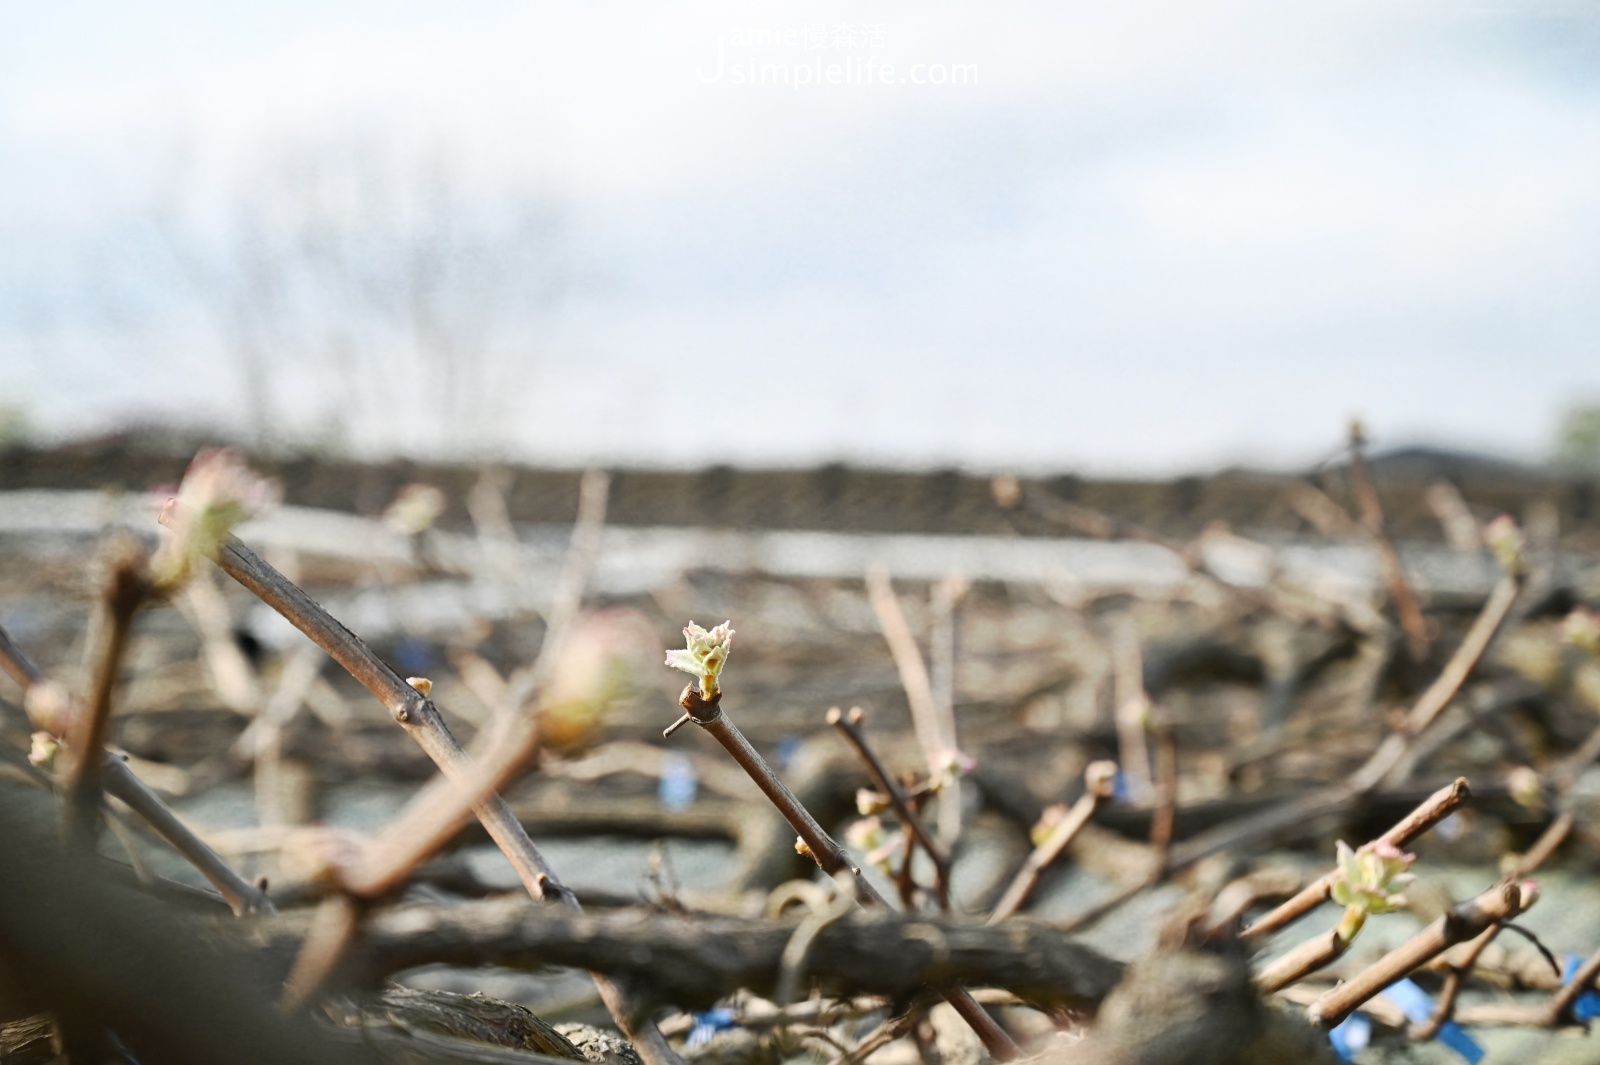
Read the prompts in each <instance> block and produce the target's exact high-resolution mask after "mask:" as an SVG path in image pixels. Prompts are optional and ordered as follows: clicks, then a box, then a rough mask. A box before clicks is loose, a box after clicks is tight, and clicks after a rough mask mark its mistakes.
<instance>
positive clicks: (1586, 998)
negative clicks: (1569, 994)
mask: <svg viewBox="0 0 1600 1065" xmlns="http://www.w3.org/2000/svg"><path fill="white" fill-rule="evenodd" d="M1562 960H1563V961H1565V962H1566V963H1567V964H1566V967H1565V968H1564V969H1563V970H1562V972H1561V983H1562V985H1563V986H1565V985H1567V984H1570V983H1572V978H1573V977H1574V976H1577V975H1578V969H1579V968H1580V967H1581V966H1582V965H1583V959H1582V958H1580V957H1578V956H1577V955H1576V954H1565V955H1563V956H1562ZM1596 1017H1600V992H1595V991H1585V992H1584V993H1583V994H1581V995H1579V996H1578V1001H1576V1002H1574V1003H1573V1004H1572V1019H1573V1020H1576V1021H1582V1022H1583V1023H1585V1024H1588V1023H1589V1022H1590V1021H1592V1020H1594V1019H1595V1018H1596Z"/></svg>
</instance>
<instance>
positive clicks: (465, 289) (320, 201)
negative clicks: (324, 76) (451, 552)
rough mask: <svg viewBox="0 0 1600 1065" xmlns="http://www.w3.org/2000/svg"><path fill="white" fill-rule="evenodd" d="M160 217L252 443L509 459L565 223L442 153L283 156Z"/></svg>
mask: <svg viewBox="0 0 1600 1065" xmlns="http://www.w3.org/2000/svg"><path fill="white" fill-rule="evenodd" d="M179 187H180V186H179V184H178V183H174V185H173V190H174V195H173V196H171V197H170V198H169V199H168V200H167V202H166V203H165V204H164V205H163V206H162V208H161V209H160V211H159V212H158V222H159V225H160V228H161V231H162V233H163V235H164V237H165V238H166V241H167V244H168V246H169V247H170V248H171V249H172V250H173V252H174V254H175V256H176V259H177V261H178V263H179V264H180V266H181V268H182V270H183V273H184V275H185V277H186V279H187V281H188V290H189V291H190V292H192V294H193V296H194V298H195V299H196V300H197V301H198V303H199V305H200V307H201V308H202V309H203V311H204V313H205V316H206V317H207V318H208V319H209V321H210V323H211V324H212V326H213V327H214V328H215V330H216V332H217V335H218V337H219V339H220V340H221V342H222V344H223V345H224V347H225V350H226V352H227V357H228V358H229V359H230V360H231V362H232V363H233V364H234V366H235V367H236V368H237V372H238V377H239V384H240V387H241V390H242V394H243V399H244V401H245V406H246V410H247V412H248V417H249V430H250V433H251V435H252V437H253V439H254V443H256V444H257V445H258V446H262V447H266V448H269V449H270V448H280V447H283V446H286V445H295V444H303V443H306V442H309V441H314V440H319V439H320V440H321V441H322V442H325V443H328V442H332V443H337V444H338V445H340V446H342V447H348V448H351V449H352V450H355V451H358V452H368V453H371V452H392V451H398V452H400V453H405V454H429V455H438V456H449V457H457V458H470V457H478V456H483V455H486V454H489V453H492V452H494V451H498V450H501V449H503V446H504V444H505V443H506V438H507V430H508V428H509V424H510V422H509V420H510V418H511V417H512V416H513V415H514V414H515V411H516V408H517V407H518V405H519V403H520V402H522V401H523V400H524V399H525V397H526V395H527V392H528V389H529V387H530V370H531V369H532V368H533V366H534V365H535V364H536V362H537V358H538V356H539V353H540V351H541V348H542V346H543V344H544V343H545V341H546V339H547V337H548V335H549V331H550V326H551V320H552V314H553V311H554V309H555V307H556V305H557V303H558V302H559V299H560V296H561V292H562V289H563V283H564V280H565V277H564V270H563V265H562V258H561V256H560V254H559V252H558V245H559V239H558V230H559V226H558V221H557V213H556V211H555V210H554V208H553V207H552V206H551V203H550V201H549V199H548V198H547V197H544V196H541V195H539V194H538V193H536V192H531V191H529V190H527V189H526V188H517V187H508V186H506V185H504V184H500V185H492V184H490V183H488V182H478V181H475V180H474V179H473V177H472V176H471V175H469V173H468V172H467V170H466V168H465V167H464V166H462V165H461V164H460V163H459V162H458V161H456V160H455V159H454V158H453V157H452V156H451V155H450V154H448V153H447V152H445V151H442V150H435V151H433V152H431V153H427V154H422V155H419V154H415V153H405V152H401V151H398V150H394V149H392V148H388V147H385V146H382V145H377V144H374V143H371V142H361V141H342V142H338V143H319V144H306V145H297V146H293V147H290V148H287V149H280V150H278V151H277V152H275V153H274V154H272V155H271V156H270V157H268V158H265V159H264V160H263V161H261V162H260V163H259V164H258V165H255V166H252V167H248V168H245V169H244V170H242V171H241V172H240V174H239V176H238V177H237V178H236V179H234V180H233V181H231V182H224V183H222V184H221V186H220V188H221V189H222V192H221V195H220V197H219V198H218V199H217V201H216V202H214V203H211V204H209V205H207V204H206V203H205V202H204V201H202V200H201V199H200V198H195V199H189V198H187V197H182V196H180V195H178V194H177V193H176V190H177V189H178V188H179Z"/></svg>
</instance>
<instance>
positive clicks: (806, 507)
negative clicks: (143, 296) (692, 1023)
mask: <svg viewBox="0 0 1600 1065" xmlns="http://www.w3.org/2000/svg"><path fill="white" fill-rule="evenodd" d="M202 443H203V441H202V440H200V439H197V438H193V437H191V436H188V435H185V434H178V433H170V432H163V433H144V432H128V433H119V434H116V435H111V436H104V437H99V438H95V439H92V440H84V441H79V442H75V443H71V444H67V445H62V446H59V447H51V448H30V447H20V448H11V449H9V450H6V451H4V452H0V490H5V489H17V488H95V487H117V488H121V489H125V490H131V491H145V490H149V489H151V488H154V487H157V486H160V485H171V484H175V483H176V482H177V481H178V479H179V478H180V477H181V476H182V474H183V470H184V467H185V465H186V464H187V462H188V458H189V456H190V455H191V454H192V453H193V451H194V450H195V449H196V448H197V447H198V446H200V445H201V444H202ZM259 465H260V466H261V467H262V468H264V469H267V470H271V471H272V472H274V473H275V474H276V475H277V476H279V477H281V478H282V479H283V481H284V486H285V492H286V497H287V500H288V501H289V502H291V503H297V504H301V505H305V506H315V507H326V508H331V509H336V510H345V511H354V512H357V513H364V514H376V513H378V512H380V511H381V510H382V509H383V508H384V507H385V506H387V505H388V503H389V502H390V501H391V500H392V499H393V498H394V496H395V494H396V492H398V491H399V489H400V488H401V486H403V485H405V484H407V483H409V482H411V481H428V482H430V483H433V484H437V485H438V486H439V487H441V488H443V489H444V490H445V491H446V493H447V495H448V496H449V498H450V500H451V503H450V509H449V510H448V511H447V513H446V514H445V516H444V518H443V519H442V520H443V521H444V522H445V523H446V524H449V525H455V526H466V525H468V524H469V522H470V519H469V517H468V515H467V511H466V507H465V503H464V500H465V499H466V497H467V493H468V492H469V491H470V489H471V487H472V485H473V484H474V483H475V482H476V480H477V478H478V476H479V470H478V469H477V468H475V467H471V466H465V465H450V464H426V463H417V462H410V461H392V462H382V463H364V462H358V461H354V460H351V459H344V458H335V457H316V456H303V457H294V458H267V459H261V460H259ZM1371 465H1372V468H1373V474H1374V478H1375V480H1376V481H1377V482H1378V483H1379V486H1380V492H1381V495H1382V496H1383V498H1384V501H1385V506H1386V507H1387V509H1388V513H1389V519H1390V523H1391V526H1392V528H1393V530H1394V532H1395V534H1396V535H1397V536H1399V537H1402V538H1405V539H1411V540H1438V539H1441V534H1440V530H1439V526H1438V522H1437V520H1436V519H1435V518H1434V517H1433V515H1432V514H1431V513H1430V512H1429V511H1428V509H1427V507H1426V505H1425V504H1424V502H1423V491H1424V490H1425V489H1426V487H1427V486H1428V485H1429V484H1430V483H1432V482H1433V481H1436V480H1440V479H1445V480H1449V481H1450V482H1451V483H1453V484H1455V485H1456V486H1457V487H1458V488H1459V489H1460V490H1461V492H1462V494H1463V495H1464V496H1465V498H1466V499H1467V501H1468V503H1469V504H1470V505H1471V507H1472V508H1473V509H1474V510H1475V511H1476V512H1477V513H1478V514H1479V515H1480V516H1482V517H1491V516H1493V515H1494V514H1497V513H1501V512H1508V513H1511V514H1513V515H1521V514H1523V513H1524V512H1525V511H1526V510H1527V508H1528V506H1529V505H1530V504H1531V503H1533V502H1534V501H1535V500H1544V501H1548V502H1549V503H1550V504H1551V505H1552V506H1554V507H1555V509H1556V512H1557V513H1558V514H1559V516H1560V518H1561V524H1562V529H1563V532H1564V533H1566V534H1571V535H1576V536H1579V537H1581V538H1583V539H1584V542H1585V543H1593V544H1594V546H1597V547H1600V478H1595V477H1577V476H1571V475H1565V476H1563V475H1560V474H1558V473H1556V472H1555V471H1552V470H1546V469H1540V468H1537V467H1530V466H1525V465H1522V464H1519V463H1516V462H1511V461H1507V460H1504V459H1499V458H1495V457H1493V456H1487V455H1477V454H1472V453H1469V452H1457V451H1448V450H1442V449H1434V448H1422V447H1413V448H1403V449H1399V450H1395V451H1389V452H1380V453H1378V454H1376V455H1374V456H1373V457H1372V459H1371ZM613 472H614V473H615V478H614V481H613V487H612V499H611V505H610V507H609V520H610V521H611V522H613V523H615V524H619V525H633V526H643V525H673V526H691V525H710V526H720V527H741V528H765V529H832V530H838V531H862V532H918V533H962V534H990V535H1022V536H1048V535H1060V534H1061V533H1062V532H1063V529H1062V527H1061V526H1060V525H1059V524H1057V523H1056V522H1054V521H1052V520H1051V519H1050V518H1048V517H1047V516H1045V514H1044V513H1042V510H1047V509H1048V507H1045V508H1040V507H1030V506H1028V505H1026V504H1023V505H1020V506H1012V507H1007V506H1004V505H1002V503H1001V501H1000V499H998V498H997V495H996V492H995V490H994V485H993V483H992V479H991V478H990V477H987V476H981V475H975V474H971V473H966V472H962V471H958V470H936V471H927V472H907V471H896V470H883V469H864V468H858V467H852V466H845V465H838V464H832V465H825V466H819V467H815V468H810V469H784V470H750V469H735V468H732V467H725V466H718V467H712V468H709V469H704V470H698V471H685V472H671V471H659V470H648V471H646V470H617V471H613ZM506 476H507V477H508V478H509V480H508V484H509V490H508V493H507V502H508V507H509V510H510V513H511V517H512V519H513V520H515V521H518V522H528V523H564V522H567V521H570V520H571V519H572V516H573V514H574V511H575V508H576V505H577V478H578V473H577V471H575V470H565V469H549V468H535V467H512V468H509V469H508V470H507V471H506ZM1302 479H1307V480H1312V481H1314V482H1315V483H1317V484H1318V485H1319V486H1320V487H1321V488H1322V489H1323V490H1324V491H1326V492H1327V493H1328V494H1329V495H1330V496H1332V497H1333V498H1334V499H1336V500H1339V501H1341V502H1344V503H1346V504H1348V502H1349V493H1348V487H1347V484H1346V472H1345V469H1344V467H1343V466H1342V465H1330V466H1327V467H1324V468H1323V469H1321V470H1318V471H1312V472H1310V473H1308V474H1306V475H1305V476H1304V477H1301V476H1297V475H1294V474H1285V473H1275V472H1264V471H1252V470H1225V471H1222V472H1219V473H1215V474H1210V475H1206V476H1190V477H1179V478H1173V479H1167V480H1136V479H1097V478H1087V477H1080V476H1077V475H1075V474H1071V473H1063V474H1060V475H1058V476H1054V477H1032V478H1023V479H1021V480H1020V481H1019V482H1018V484H1019V485H1020V486H1021V487H1023V488H1024V489H1025V490H1026V491H1025V493H1024V494H1025V496H1026V497H1027V498H1040V497H1043V498H1044V499H1045V500H1046V501H1049V500H1059V501H1063V502H1068V503H1075V504H1077V505H1079V506H1081V507H1087V508H1090V509H1092V510H1095V511H1099V512H1101V513H1104V514H1107V515H1110V516H1113V517H1116V518H1119V519H1122V520H1124V521H1131V522H1136V523H1138V524H1141V525H1144V526H1147V527H1149V528H1152V529H1154V530H1157V531H1159V532H1161V533H1164V534H1166V535H1169V536H1174V537H1180V538H1182V537H1189V536H1193V535H1195V534H1196V533H1198V532H1199V531H1200V530H1201V529H1203V528H1205V527H1206V525H1208V524H1209V523H1212V522H1216V521H1223V522H1227V523H1228V524H1229V525H1231V526H1233V527H1234V528H1237V529H1240V530H1254V531H1266V532H1281V533H1297V532H1303V531H1305V526H1304V524H1303V522H1302V521H1301V519H1300V518H1299V517H1298V516H1297V515H1296V514H1295V512H1294V510H1293V509H1292V508H1291V507H1289V506H1288V504H1287V503H1286V501H1285V491H1286V489H1287V488H1288V487H1289V485H1291V484H1292V483H1293V482H1294V481H1296V480H1302ZM1001 495H1002V496H1003V495H1004V493H1001Z"/></svg>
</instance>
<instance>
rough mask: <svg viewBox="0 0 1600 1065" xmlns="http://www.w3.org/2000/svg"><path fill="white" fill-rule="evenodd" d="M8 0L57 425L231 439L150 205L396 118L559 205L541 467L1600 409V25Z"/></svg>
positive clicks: (1132, 466) (0, 125)
mask: <svg viewBox="0 0 1600 1065" xmlns="http://www.w3.org/2000/svg"><path fill="white" fill-rule="evenodd" d="M0 12H3V13H0V20H3V21H0V402H5V403H10V404H14V405H23V406H25V407H26V408H27V409H28V410H29V412H30V414H31V415H32V417H33V418H34V419H35V420H36V422H38V423H39V424H40V425H42V426H43V427H44V428H46V429H48V430H51V431H56V432H62V431H76V430H84V429H88V428H93V427H99V426H105V425H108V424H113V423H115V422H116V421H117V420H118V419H120V418H124V417H128V416H132V415H139V416H144V417H152V416H168V417H173V418H177V419H180V420H185V421H189V422H211V423H228V422H233V421H237V418H238V417H239V413H240V411H241V409H242V403H243V399H242V391H241V385H240V381H239V372H238V366H237V359H236V357H235V356H234V355H233V354H232V353H230V351H229V349H228V347H227V345H226V344H225V343H222V342H220V341H219V339H218V338H217V336H215V335H214V334H213V333H210V332H207V331H206V330H205V329H202V328H198V327H196V326H195V324H194V320H193V319H192V318H190V317H186V316H185V315H184V314H183V313H181V312H180V310H179V309H180V308H181V306H182V304H183V300H184V299H185V298H187V297H186V295H185V294H184V293H182V292H178V291H176V290H174V291H171V292H168V291H165V289H164V286H167V285H169V284H176V282H175V281H170V280H169V279H170V278H173V277H175V276H176V275H175V274H173V273H172V272H171V271H170V269H168V268H167V267H165V266H163V265H161V264H160V262H159V259H160V257H161V254H162V252H161V249H160V247H159V244H160V242H159V241H158V240H156V239H155V238H153V237H152V236H150V234H149V232H148V230H149V225H148V223H149V218H150V216H151V212H152V204H153V203H155V202H157V201H159V200H160V199H161V197H162V195H163V193H164V192H165V193H167V194H169V195H170V193H171V189H170V188H169V187H168V186H170V184H171V180H172V174H173V173H174V171H175V167H178V164H175V163H174V160H175V159H176V160H182V161H183V162H182V167H186V168H187V170H186V171H185V173H186V175H187V176H186V178H185V180H186V181H187V182H188V183H187V184H186V185H184V186H183V187H184V188H185V189H187V190H188V192H186V193H185V195H190V194H192V195H194V196H195V197H197V198H205V197H216V198H218V199H221V200H225V199H226V197H227V195H228V194H229V192H228V190H229V189H232V188H236V187H237V182H238V181H239V180H240V177H239V175H240V174H241V173H245V174H248V173H250V172H252V171H253V170H258V169H259V168H261V167H262V166H264V165H266V163H265V162H264V161H270V160H271V159H273V158H274V157H275V155H276V154H280V153H281V152H283V151H284V150H285V146H291V145H307V144H330V143H338V142H341V141H350V140H355V139H360V140H365V141H369V142H371V143H378V144H384V145H389V146H395V147H396V150H398V151H401V152H405V151H413V150H414V151H416V152H419V153H426V152H434V153H438V152H441V151H442V152H444V153H446V154H447V155H448V157H449V158H450V159H451V160H453V161H454V164H455V165H458V167H459V169H460V172H461V174H462V175H464V177H463V179H462V180H463V181H464V183H465V185H464V187H465V188H467V189H469V190H474V189H475V190H482V194H483V195H484V196H485V197H489V196H491V195H499V194H500V192H501V191H503V190H504V189H506V188H508V187H516V188H521V189H526V190H532V192H533V193H534V194H536V195H537V196H538V197H539V198H540V199H541V201H542V202H545V203H547V204H549V205H551V208H552V210H553V211H554V213H555V214H557V215H559V218H560V220H561V221H560V227H559V234H560V235H559V245H560V249H561V254H562V255H563V257H564V259H565V261H566V263H567V267H568V281H569V283H568V285H567V286H566V295H565V296H564V297H563V298H562V300H561V301H560V302H559V304H558V305H557V306H556V309H555V310H554V311H553V312H552V314H551V316H550V318H549V320H548V321H543V322H542V323H541V325H540V330H541V332H540V335H539V337H538V339H537V342H534V341H532V340H530V341H528V342H527V343H526V344H525V345H524V346H523V348H519V349H518V352H519V353H518V354H517V355H516V357H517V358H518V359H520V360H522V361H524V362H526V363H527V365H528V373H529V377H528V387H527V389H526V391H525V392H517V393H515V394H512V393H509V392H508V393H506V394H505V395H504V396H502V397H501V398H502V399H505V400H506V402H507V404H508V405H509V407H510V408H511V415H510V416H509V417H507V418H505V419H504V421H503V422H500V423H496V426H497V428H496V432H498V433H501V434H502V435H503V436H504V437H505V438H506V439H507V440H508V442H509V443H510V444H511V445H512V446H513V447H514V448H515V450H516V453H517V454H519V455H521V456H523V457H532V458H542V459H546V460H554V461H560V462H569V463H570V462H583V461H596V460H599V461H609V462H624V463H669V464H688V463H698V462H705V461H730V462H735V463H746V464H763V465H772V464H788V463H800V462H811V461H817V460H822V459H833V458H844V459H849V460H855V461H864V462H879V463H883V462H889V463H898V464H912V465H919V466H931V465H942V464H949V463H957V464H962V465H967V466H971V467H975V468H980V469H995V468H1006V467H1021V468H1029V469H1080V470H1089V471H1097V472H1106V471H1135V472H1151V473H1159V472H1170V471H1174V470H1187V469H1196V468H1203V467H1207V466H1212V465H1215V464H1218V463H1222V462H1234V461H1243V462H1252V463H1262V464H1271V465H1286V464H1295V463H1301V462H1307V461H1312V460H1315V459H1316V458H1319V457H1321V456H1323V455H1325V454H1327V453H1328V452H1330V451H1331V450H1332V449H1333V447H1334V446H1335V445H1336V444H1337V441H1338V440H1339V439H1340V437H1341V436H1342V433H1343V429H1344V424H1345V422H1346V421H1347V419H1348V418H1349V417H1351V416H1352V415H1360V416H1363V417H1364V418H1365V419H1366V420H1367V422H1368V424H1369V426H1370V428H1371V429H1372V431H1373V434H1374V436H1375V438H1376V440H1377V441H1378V442H1379V443H1389V444H1397V443H1403V442H1420V441H1431V442H1439V443H1445V444H1450V445H1457V446H1468V447H1472V448H1475V449H1480V450H1489V451H1500V452H1505V453H1509V454H1513V455H1518V456H1524V457H1531V456H1537V455H1539V454H1541V453H1543V452H1545V451H1546V450H1548V448H1549V446H1550V442H1551V435H1552V431H1553V427H1554V423H1555V420H1556V418H1557V417H1558V416H1559V414H1560V412H1561V410H1562V409H1563V407H1564V406H1565V405H1568V404H1571V403H1575V402H1582V401H1585V400H1591V401H1592V400H1595V399H1596V398H1597V397H1600V344H1597V341H1600V299H1597V298H1596V296H1597V294H1600V9H1597V8H1596V7H1595V6H1594V5H1592V4H1578V3H1570V4H1566V3H1562V4H1553V3H1546V4H1540V3H1530V4H1495V5H1484V4H1479V5H1471V4H1459V3H1453V4H1443V3H1437V4H1436V3H1406V2H1404V0H1383V2H1362V0H1340V2H1338V3H1317V2H1308V3H1294V4H1283V3H1275V2H1270V3H1269V2H1264V0H1263V2H1240V3H1190V2H1159V3H1137V2H1135V3H1120V4H1115V5H1112V4H1100V3H1097V4H1080V3H1059V2H1054V3H1037V4H1023V3H1014V4H997V5H978V4H966V5H960V6H957V5H952V4H929V3H926V2H920V3H915V4H912V3H904V4H896V3H863V2H853V3H837V4H794V3H774V4H753V3H737V4H735V3H728V4H714V3H699V4H685V5H663V4H643V3H639V4H617V3H585V4H572V3H565V4H555V3H548V4H547V3H518V4H512V3H490V2H458V3H452V4H442V3H394V2H385V3H376V2H370V3H368V2H350V3H329V2H324V3H317V4H310V3H277V4H272V5H266V4H261V5H245V4H223V5H217V4H202V3H178V2H167V3H141V4H132V5H130V4H112V3H106V2H61V3H56V4H51V5H36V6H33V7H31V8H29V9H28V10H27V11H26V13H24V12H23V11H22V9H21V8H20V7H19V6H18V5H7V6H6V7H5V8H0ZM769 40H770V41H771V42H772V43H766V42H768V41H769ZM719 42H720V43H719ZM830 66H832V67H836V68H837V70H838V74H837V76H836V80H838V81H839V82H840V83H839V84H826V83H825V82H826V79H827V76H828V68H829V67H830ZM758 69H759V70H761V71H762V75H761V76H762V77H763V78H764V79H767V80H771V79H775V78H777V77H778V76H779V75H780V73H781V75H782V77H784V78H785V79H786V81H787V83H786V84H770V83H769V84H750V81H751V80H752V79H753V78H754V77H755V76H756V74H755V72H756V71H757V70H758ZM802 71H803V73H802ZM719 72H720V76H719ZM741 74H742V77H743V83H740V79H741ZM869 76H870V77H871V79H872V81H871V83H870V84H868V83H864V82H865V81H866V79H867V78H868V77H869ZM941 76H942V78H943V84H933V83H932V82H934V81H936V80H939V79H940V78H941ZM805 79H812V80H813V81H816V80H822V81H823V82H824V83H823V84H815V83H810V84H799V85H796V84H795V82H796V81H804V80H805ZM917 80H920V81H922V82H924V83H922V84H917V83H915V81H917ZM490 190H496V191H494V192H493V193H491V191H490ZM286 372H287V371H286ZM307 387H308V388H311V387H313V386H309V385H308V386H307ZM314 399H315V402H316V403H317V404H319V405H332V406H334V407H337V406H338V404H339V403H340V402H341V400H340V399H339V397H338V396H321V395H318V396H316V397H314ZM360 428H361V427H360V426H358V427H357V429H358V430H360ZM374 439H376V437H374ZM357 442H358V443H359V442H360V441H357Z"/></svg>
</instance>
